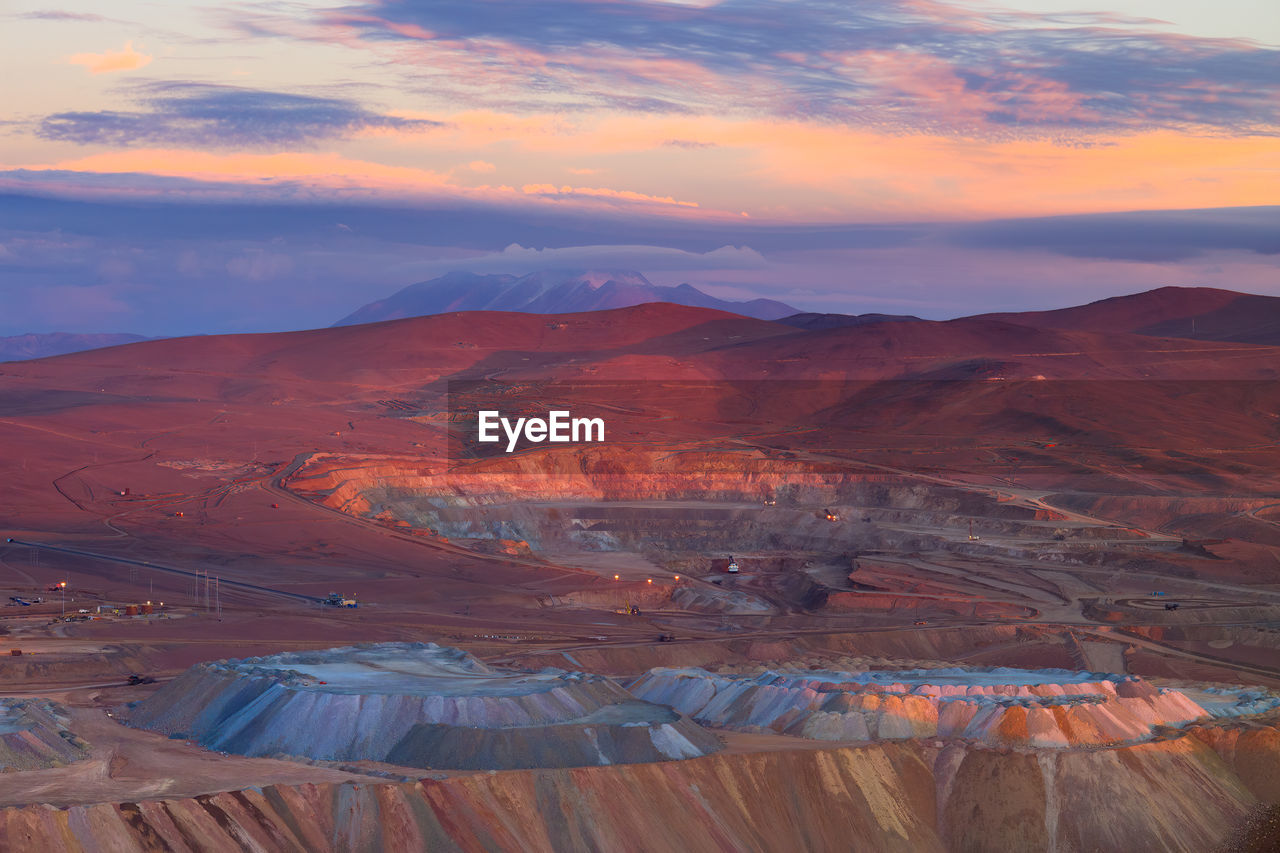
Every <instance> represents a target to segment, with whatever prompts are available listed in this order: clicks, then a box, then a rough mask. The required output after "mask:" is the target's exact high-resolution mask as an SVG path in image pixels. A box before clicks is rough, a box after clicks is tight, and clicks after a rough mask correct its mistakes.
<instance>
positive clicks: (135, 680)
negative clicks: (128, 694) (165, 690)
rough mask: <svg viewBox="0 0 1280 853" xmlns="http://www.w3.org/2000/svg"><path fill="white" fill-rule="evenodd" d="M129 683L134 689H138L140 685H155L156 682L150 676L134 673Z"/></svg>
mask: <svg viewBox="0 0 1280 853" xmlns="http://www.w3.org/2000/svg"><path fill="white" fill-rule="evenodd" d="M127 683H128V684H129V685H130V686H132V687H136V686H137V685H139V684H155V683H156V680H155V678H154V677H153V676H150V675H138V674H137V673H134V674H133V675H131V676H129V678H128V680H127Z"/></svg>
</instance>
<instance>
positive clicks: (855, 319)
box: [777, 311, 920, 332]
mask: <svg viewBox="0 0 1280 853" xmlns="http://www.w3.org/2000/svg"><path fill="white" fill-rule="evenodd" d="M919 319H920V318H919V317H917V316H915V315H914V314H814V313H813V312H808V311H807V312H805V313H803V314H792V315H791V316H790V317H781V318H779V319H778V320H777V322H779V323H782V324H783V325H784V326H794V327H795V328H797V329H807V330H808V331H811V332H816V331H820V330H822V329H847V328H849V327H850V326H865V325H867V324H868V323H894V322H903V321H909V320H919Z"/></svg>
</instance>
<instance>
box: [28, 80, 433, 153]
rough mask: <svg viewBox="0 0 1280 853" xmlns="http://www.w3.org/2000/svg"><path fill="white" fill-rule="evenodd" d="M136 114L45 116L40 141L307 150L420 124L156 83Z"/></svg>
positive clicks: (316, 101)
mask: <svg viewBox="0 0 1280 853" xmlns="http://www.w3.org/2000/svg"><path fill="white" fill-rule="evenodd" d="M136 98H137V100H138V101H139V102H140V103H141V104H142V105H143V106H144V109H141V110H132V111H119V110H100V111H94V112H64V113H55V114H53V115H49V116H46V117H45V118H44V119H43V120H41V121H40V123H39V126H38V128H37V130H36V133H37V135H39V136H40V137H41V138H43V139H48V140H54V141H60V142H77V143H80V144H84V145H109V146H113V147H121V148H127V147H133V146H142V145H149V146H175V147H181V146H189V147H193V148H210V147H212V148H232V149H249V148H275V147H280V146H285V147H309V146H311V145H312V144H314V143H315V142H317V141H319V140H322V139H330V138H334V137H344V136H349V135H352V134H355V133H359V132H361V131H365V130H370V129H393V130H398V131H420V130H427V129H430V128H434V127H440V126H441V123H440V122H435V121H429V120H425V119H407V118H396V117H393V116H386V115H380V114H378V113H376V112H374V111H372V110H370V109H368V108H366V107H364V106H361V105H360V104H358V103H356V102H354V101H349V100H343V99H339V98H327V97H315V96H310V95H296V94H288V93H282V92H268V91H261V90H256V89H242V88H237V87H233V86H216V85H209V84H202V83H186V82H171V83H156V84H150V85H147V86H144V87H142V88H140V89H138V90H137V92H136Z"/></svg>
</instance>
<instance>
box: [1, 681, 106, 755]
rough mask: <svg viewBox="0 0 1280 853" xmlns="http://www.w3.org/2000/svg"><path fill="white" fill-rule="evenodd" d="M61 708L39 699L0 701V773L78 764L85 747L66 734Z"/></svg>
mask: <svg viewBox="0 0 1280 853" xmlns="http://www.w3.org/2000/svg"><path fill="white" fill-rule="evenodd" d="M67 722H68V717H67V712H66V709H65V708H63V707H62V706H60V705H58V704H56V703H53V702H47V701H43V700H39V699H29V700H28V699H0V773H11V772H14V771H17V770H42V769H44V768H46V767H57V766H60V765H63V764H70V763H71V762H73V761H79V760H80V759H82V758H84V757H85V756H86V755H88V754H89V745H88V744H87V743H86V742H85V741H84V740H82V739H81V738H79V737H76V736H75V735H74V734H72V733H71V732H70V731H68V730H67Z"/></svg>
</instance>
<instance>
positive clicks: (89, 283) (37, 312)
mask: <svg viewBox="0 0 1280 853" xmlns="http://www.w3.org/2000/svg"><path fill="white" fill-rule="evenodd" d="M62 177H63V178H64V179H65V181H66V183H67V186H68V187H70V186H72V182H74V181H80V182H81V183H82V182H83V177H84V176H82V175H79V176H78V175H74V174H66V175H64V176H62ZM125 177H126V178H127V176H125ZM57 178H58V176H57V175H53V174H50V173H44V172H41V173H32V172H28V173H12V172H8V173H4V172H0V186H9V187H13V186H14V185H15V184H20V183H22V182H24V181H35V180H39V181H41V184H40V185H41V186H42V187H43V188H44V189H45V190H46V191H47V190H48V188H49V187H50V186H51V185H52V184H54V183H56V182H57V181H56V179H57ZM180 187H181V182H180V181H178V180H170V181H168V182H167V183H164V184H160V183H157V184H155V186H154V189H156V190H158V191H159V192H160V193H161V195H159V196H158V197H156V198H152V199H150V200H122V199H119V198H108V197H99V198H96V199H87V200H86V199H75V198H67V197H61V198H59V197H50V196H47V195H46V196H43V197H42V196H36V195H32V194H30V193H29V192H28V193H17V192H13V191H12V190H11V191H10V192H9V194H7V195H5V194H0V305H2V306H4V310H2V311H0V335H5V334H20V333H23V332H27V331H55V330H59V329H62V330H71V331H84V332H89V331H99V332H101V331H129V330H133V331H137V332H139V333H142V334H148V335H171V334H185V333H199V332H224V331H271V330H278V329H281V328H283V327H285V326H288V327H291V328H307V327H318V326H327V325H329V324H330V323H332V322H333V321H334V320H335V319H337V318H339V317H342V316H345V315H346V314H349V313H350V312H351V311H353V310H354V309H355V308H357V307H358V306H360V305H362V304H364V303H367V302H370V301H372V300H374V299H378V298H382V297H385V296H386V295H387V294H389V293H392V292H394V291H395V290H398V289H399V288H401V287H403V286H405V285H406V284H409V283H411V282H414V281H421V280H423V279H426V278H430V277H432V276H434V275H438V274H440V273H442V272H445V271H448V270H449V269H471V270H473V271H476V272H493V271H496V270H499V269H501V270H511V271H520V269H519V268H524V270H523V271H529V270H531V269H536V268H539V267H541V266H543V265H545V264H556V265H562V264H564V263H574V264H578V263H581V264H583V265H593V266H601V267H616V266H634V267H637V268H639V269H640V270H641V271H643V272H646V273H649V274H656V275H655V276H653V277H654V280H655V281H660V282H661V283H663V284H679V283H680V282H681V281H690V282H691V283H693V284H695V285H697V286H699V287H704V286H707V285H715V284H717V283H719V284H721V285H733V286H734V287H736V288H738V289H737V290H735V291H734V293H735V294H736V295H737V296H738V297H740V296H743V295H749V296H766V297H772V298H776V299H781V300H783V301H786V302H789V303H791V304H794V305H796V306H798V307H801V308H806V309H813V310H833V311H847V312H855V313H857V312H863V311H884V312H887V313H914V314H917V315H920V316H927V317H931V318H944V317H947V316H956V315H959V314H967V313H975V312H982V311H1007V310H1020V309H1033V308H1046V307H1062V306H1064V305H1068V304H1072V303H1079V302H1085V301H1089V300H1091V299H1097V298H1102V297H1104V296H1112V295H1116V294H1117V293H1124V292H1133V291H1135V290H1142V289H1147V288H1150V287H1157V286H1161V285H1165V284H1208V285H1213V286H1219V287H1226V288H1230V289H1237V290H1246V291H1253V292H1271V293H1275V292H1277V291H1278V290H1280V285H1277V281H1280V279H1277V277H1276V270H1277V269H1278V268H1280V266H1278V265H1280V257H1278V256H1277V254H1276V252H1277V251H1278V250H1280V246H1277V244H1276V238H1275V235H1276V233H1277V232H1278V231H1280V229H1277V228H1275V227H1274V223H1276V222H1277V221H1280V208H1277V207H1270V208H1246V209H1224V210H1202V211H1180V212H1153V213H1129V214H1102V215H1094V216H1079V217H1052V218H1044V219H1030V220H1004V221H999V222H986V223H965V224H956V223H947V224H937V223H916V224H902V225H893V226H867V225H829V226H801V225H792V226H769V225H763V224H759V223H750V222H742V223H736V222H735V223H698V222H688V221H680V222H672V221H670V220H665V219H662V218H660V217H656V216H645V215H636V214H625V213H622V212H617V213H613V214H609V215H602V214H592V215H585V214H580V213H579V214H575V213H572V212H569V211H547V210H545V209H541V208H524V209H520V208H516V207H500V206H494V205H482V204H475V203H471V204H462V203H459V204H451V205H443V204H442V205H440V206H437V207H424V206H421V205H415V206H412V207H410V206H404V207H396V206H390V205H386V204H382V205H378V204H373V203H350V202H344V203H321V202H318V201H316V200H314V199H312V200H310V201H308V202H294V201H289V200H288V199H286V198H276V199H274V200H271V199H268V198H266V197H264V195H263V194H262V193H261V192H258V193H254V194H250V193H248V192H247V191H246V193H245V196H244V198H243V200H241V201H234V202H233V201H211V200H208V199H207V198H206V199H203V200H199V201H193V200H191V199H189V198H188V199H182V198H181V193H180ZM194 188H195V189H196V190H198V191H200V192H203V190H204V189H205V187H203V186H198V185H197V186H195V187H194ZM106 189H107V187H106V186H105V185H100V186H98V187H96V191H97V192H103V191H105V190H106ZM188 189H192V187H188ZM223 191H224V192H225V188H224V190H223ZM513 243H518V244H520V246H524V247H529V248H528V249H523V248H518V247H512V246H511V244H513ZM724 247H734V248H724ZM535 249H541V250H542V251H534V250H535ZM1134 259H1137V260H1142V261H1146V262H1147V263H1141V264H1134V263H1132V260H1134ZM1152 261H1154V263H1152ZM664 270H665V272H664Z"/></svg>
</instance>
